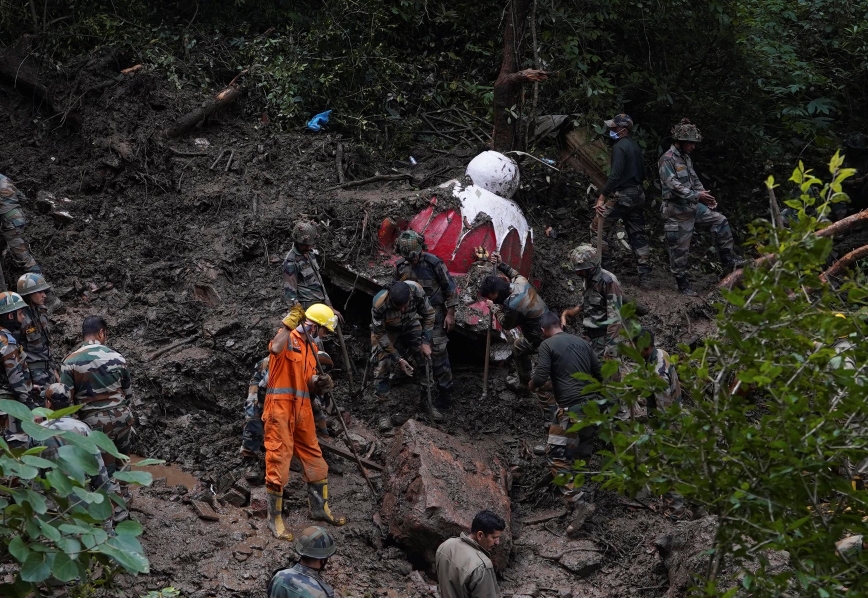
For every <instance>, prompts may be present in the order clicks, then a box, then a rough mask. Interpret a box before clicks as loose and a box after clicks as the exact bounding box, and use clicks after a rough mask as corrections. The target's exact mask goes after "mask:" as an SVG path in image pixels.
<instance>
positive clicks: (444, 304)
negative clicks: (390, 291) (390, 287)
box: [395, 230, 458, 410]
mask: <svg viewBox="0 0 868 598" xmlns="http://www.w3.org/2000/svg"><path fill="white" fill-rule="evenodd" d="M395 248H396V249H397V251H398V254H399V255H400V256H401V259H399V260H398V262H397V263H396V264H395V280H413V281H415V282H418V283H419V284H420V285H422V288H423V289H425V294H426V295H428V302H429V303H430V304H431V307H433V308H434V332H433V336H432V343H433V344H432V346H431V357H432V361H433V366H434V378H435V379H436V380H437V390H438V393H437V399H436V400H435V401H434V406H435V407H437V409H440V410H448V409H449V408H451V407H452V366H451V365H450V363H449V352H448V351H447V349H446V345H447V343H448V341H449V338H448V336H447V333H448V332H449V331H450V330H452V327H453V326H454V325H455V307H456V306H457V305H458V293H457V288H456V286H455V281H454V280H453V279H452V275H451V274H449V270H447V269H446V264H444V263H443V260H441V259H440V258H439V257H437V256H436V255H433V254H431V253H427V252H426V251H424V250H425V249H426V247H425V237H423V236H422V235H420V234H419V233H417V232H415V231H412V230H406V231H404V232H402V233H401V235H400V236H399V237H398V242H397V243H396V245H395Z"/></svg>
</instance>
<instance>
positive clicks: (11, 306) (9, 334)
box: [0, 291, 42, 434]
mask: <svg viewBox="0 0 868 598" xmlns="http://www.w3.org/2000/svg"><path fill="white" fill-rule="evenodd" d="M26 307H27V304H26V303H25V302H24V299H22V298H21V296H20V295H19V294H18V293H10V292H9V291H3V292H0V356H2V358H3V374H2V375H0V399H9V400H12V401H19V402H20V403H23V404H24V405H25V406H26V407H27V408H28V409H36V408H37V407H41V406H42V400H41V399H40V398H39V396H38V393H36V392H35V391H34V389H33V383H32V381H31V377H30V368H28V367H27V361H26V360H25V357H24V350H23V349H22V348H21V345H19V344H18V341H16V340H15V337H14V336H13V332H15V331H17V330H18V329H19V328H20V327H21V322H22V321H23V320H24V310H25V308H26ZM6 425H7V429H8V431H9V433H12V434H15V433H18V432H19V430H18V425H17V422H16V420H14V419H13V418H12V417H9V418H8V421H7V424H6Z"/></svg>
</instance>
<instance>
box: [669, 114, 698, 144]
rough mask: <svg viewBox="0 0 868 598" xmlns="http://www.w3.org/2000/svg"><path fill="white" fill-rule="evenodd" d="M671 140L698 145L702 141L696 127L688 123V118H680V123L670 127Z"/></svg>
mask: <svg viewBox="0 0 868 598" xmlns="http://www.w3.org/2000/svg"><path fill="white" fill-rule="evenodd" d="M672 139H674V140H676V141H692V142H693V143H699V142H700V141H702V133H700V132H699V128H698V127H697V126H696V125H694V124H693V123H691V122H690V119H689V118H682V119H681V122H680V123H678V124H677V125H675V126H674V127H672Z"/></svg>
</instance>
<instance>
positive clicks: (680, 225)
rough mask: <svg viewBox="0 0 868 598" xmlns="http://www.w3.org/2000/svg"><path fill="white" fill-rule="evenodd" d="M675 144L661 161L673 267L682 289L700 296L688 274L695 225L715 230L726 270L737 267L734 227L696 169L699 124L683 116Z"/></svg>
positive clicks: (673, 130)
mask: <svg viewBox="0 0 868 598" xmlns="http://www.w3.org/2000/svg"><path fill="white" fill-rule="evenodd" d="M672 140H673V141H672V147H670V148H669V150H667V151H666V153H664V154H663V155H662V156H660V160H659V161H658V163H657V165H658V168H659V170H660V184H661V187H662V189H663V206H662V213H663V218H664V219H665V220H666V223H665V225H664V230H665V231H666V242H667V244H668V245H669V267H670V270H671V271H672V274H674V275H675V281H676V282H677V283H678V290H679V291H681V293H682V294H684V295H687V296H691V297H693V296H696V291H694V290H693V289H692V288H690V280H689V279H688V278H687V262H688V257H689V256H690V240H691V238H692V237H693V229H694V228H695V227H697V226H698V227H700V228H709V229H711V232H713V233H714V243H715V246H716V247H717V256H718V258H720V265H721V266H722V267H723V272H724V274H728V273H729V272H732V270H733V268H735V258H734V257H733V253H732V246H733V240H732V229H730V227H729V221H728V220H727V219H726V216H724V215H723V214H721V213H720V212H716V211H714V210H715V208H717V201H716V200H715V199H714V196H713V195H712V194H711V193H709V192H708V191H706V189H705V187H703V185H702V181H700V180H699V177H698V176H697V175H696V171H695V170H694V169H693V160H691V159H690V154H691V153H692V152H693V150H694V148H695V147H696V144H697V143H698V142H700V141H702V135H701V134H700V133H699V129H697V128H696V125H693V124H690V121H689V120H687V119H686V118H685V119H682V121H681V122H680V123H679V124H677V125H675V127H673V129H672Z"/></svg>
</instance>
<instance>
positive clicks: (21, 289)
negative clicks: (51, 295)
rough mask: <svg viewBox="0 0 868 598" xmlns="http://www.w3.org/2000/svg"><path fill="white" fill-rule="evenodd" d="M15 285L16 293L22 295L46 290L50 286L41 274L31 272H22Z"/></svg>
mask: <svg viewBox="0 0 868 598" xmlns="http://www.w3.org/2000/svg"><path fill="white" fill-rule="evenodd" d="M16 286H17V289H18V294H19V295H21V296H22V297H24V296H25V295H32V294H33V293H38V292H39V291H47V290H48V289H50V288H51V287H50V286H48V283H47V282H45V279H44V278H43V277H42V274H35V273H33V272H28V273H27V274H22V275H21V278H19V279H18V284H17V285H16Z"/></svg>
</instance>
